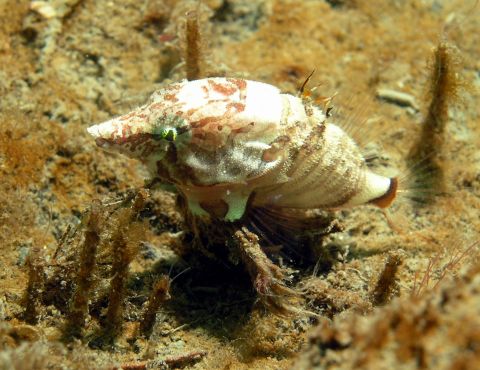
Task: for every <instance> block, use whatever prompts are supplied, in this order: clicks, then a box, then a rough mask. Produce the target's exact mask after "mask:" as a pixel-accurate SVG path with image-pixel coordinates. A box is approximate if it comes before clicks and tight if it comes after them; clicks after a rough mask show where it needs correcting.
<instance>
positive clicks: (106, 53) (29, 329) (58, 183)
mask: <svg viewBox="0 0 480 370" xmlns="http://www.w3.org/2000/svg"><path fill="white" fill-rule="evenodd" d="M474 3H475V2H474V1H454V0H451V1H448V0H445V1H434V0H423V1H421V0H417V1H414V0H405V1H397V0H395V1H379V0H373V1H367V0H352V1H348V0H345V1H341V0H339V1H323V0H304V1H293V0H254V1H246V0H205V1H203V4H201V5H200V6H199V8H198V11H199V13H200V19H201V32H202V37H203V40H204V46H203V48H202V50H203V52H204V59H203V61H204V63H203V70H204V72H205V73H206V74H208V75H211V76H215V75H216V76H234V77H241V78H248V79H252V80H259V81H264V82H267V83H270V84H274V85H276V86H278V87H280V88H281V89H282V90H283V91H285V92H289V93H295V92H296V91H297V90H298V88H299V86H300V85H301V84H302V82H303V80H304V79H305V77H306V76H307V75H308V74H309V73H310V72H311V71H312V70H313V69H315V74H314V77H313V79H312V81H311V84H312V85H318V86H319V87H318V88H317V93H319V94H320V95H323V96H330V95H333V94H335V93H338V97H339V100H340V101H341V100H342V98H345V99H344V101H348V102H350V105H353V110H354V111H355V110H357V109H358V111H359V112H361V113H359V114H358V117H360V116H363V117H365V116H367V117H368V118H369V119H368V124H366V125H364V127H363V128H362V130H361V132H360V134H361V135H365V136H370V135H371V136H372V138H373V139H372V140H373V144H371V146H372V148H373V150H374V151H375V152H376V154H377V157H376V160H375V163H373V164H374V166H375V167H376V170H377V171H379V172H382V171H383V172H384V173H385V172H386V173H391V172H392V171H393V172H395V171H399V172H400V173H402V171H406V168H407V164H406V161H405V158H406V156H407V154H408V152H409V151H410V149H411V147H412V144H413V143H414V142H415V141H416V139H417V138H418V136H419V133H420V130H421V123H422V121H423V119H424V117H425V114H426V111H427V107H428V103H429V102H428V94H427V92H428V87H427V86H428V80H429V75H430V72H431V65H432V49H433V48H434V47H435V46H436V45H437V44H438V43H439V42H440V41H445V42H448V43H450V44H451V45H453V46H455V47H457V48H458V51H457V52H456V53H457V54H456V55H457V56H458V63H457V64H458V67H457V68H458V73H459V76H461V78H462V79H463V80H464V81H466V82H468V87H465V88H461V89H460V90H459V98H458V99H457V101H456V104H455V105H454V106H452V107H451V109H450V110H449V120H448V123H447V130H446V134H445V143H444V148H443V149H442V150H443V151H442V153H441V155H442V158H443V164H444V170H445V173H446V175H447V180H446V181H447V188H448V192H447V193H446V194H443V195H442V196H439V197H438V198H437V199H436V201H435V202H434V203H433V204H431V205H429V206H426V207H416V206H413V205H412V204H410V203H409V202H408V201H406V200H403V201H400V202H399V204H397V205H396V206H395V207H394V208H393V209H392V210H391V211H390V214H391V219H392V222H393V223H394V224H395V225H396V227H395V229H396V230H392V228H391V227H389V225H388V223H387V222H386V219H385V218H384V217H383V215H382V214H381V212H380V211H379V210H378V209H376V208H374V207H371V206H365V207H359V208H356V209H354V210H347V211H342V212H338V213H337V217H338V219H339V221H340V222H341V223H342V225H343V226H344V231H343V232H341V233H337V234H335V235H333V236H331V238H330V239H329V240H326V241H324V244H323V246H318V248H317V249H320V250H323V251H324V252H323V253H319V255H323V256H324V257H325V256H327V255H329V256H330V257H328V258H330V259H329V262H328V263H322V261H321V260H320V262H319V263H318V264H317V266H320V267H321V268H320V269H317V270H315V269H314V266H315V261H313V262H312V263H304V264H303V265H302V266H295V265H289V264H288V261H284V262H283V263H284V264H286V265H287V266H288V267H290V268H292V269H294V270H298V272H297V273H296V278H295V279H294V282H293V283H292V284H294V285H295V287H296V288H298V289H301V288H302V289H303V292H304V293H303V297H302V299H300V300H299V303H298V305H299V306H298V308H299V310H300V311H299V312H298V313H295V314H293V315H290V316H288V317H282V316H276V315H274V314H271V313H269V312H268V311H266V310H265V309H264V308H263V307H262V305H261V304H258V302H257V303H256V296H255V294H254V292H253V290H252V287H251V284H250V282H249V279H248V277H247V275H246V274H245V273H244V271H243V270H242V268H240V267H237V268H231V267H228V266H227V267H225V264H224V263H221V262H218V261H207V260H206V259H204V258H203V257H200V252H199V251H195V250H193V251H192V250H189V249H188V245H182V239H181V236H182V230H183V229H182V227H183V226H182V216H181V215H180V214H179V213H178V212H177V210H176V206H175V195H173V194H171V193H168V192H166V191H162V190H158V191H156V192H154V193H153V194H152V200H151V201H150V203H149V207H150V208H149V211H148V212H147V211H145V212H144V214H143V220H144V223H145V225H146V226H145V229H146V230H145V235H144V237H143V239H142V240H141V251H140V253H138V254H137V255H136V257H135V259H134V261H133V262H132V263H131V264H130V266H129V280H128V283H127V292H126V295H125V297H124V307H125V308H124V313H123V315H122V317H123V318H124V322H123V325H122V329H121V332H120V333H119V335H118V337H117V338H116V340H115V341H114V343H113V344H111V345H109V346H106V345H102V344H101V343H100V344H99V340H98V335H97V334H98V333H101V331H102V324H101V322H102V321H101V319H102V317H104V315H105V309H106V306H107V304H108V300H107V297H108V294H106V293H105V292H108V282H109V279H110V278H111V276H109V275H108V271H109V270H108V266H110V264H111V258H109V255H108V252H109V250H108V248H107V247H104V248H103V249H102V251H101V252H102V253H103V255H101V256H100V257H99V258H98V261H97V262H98V264H99V266H98V267H97V268H96V270H95V271H96V273H95V274H96V275H95V291H94V294H92V297H90V303H89V308H90V311H89V315H87V316H88V317H87V323H86V328H85V330H84V332H83V337H82V338H80V339H76V340H73V341H70V342H68V341H65V340H62V336H63V334H64V333H63V331H62V330H63V329H62V328H63V327H64V322H65V320H66V313H67V312H68V310H69V303H68V299H66V298H65V297H69V294H71V292H72V290H73V289H74V287H73V285H72V284H73V283H72V281H71V280H70V281H69V280H68V279H67V278H72V279H73V278H74V274H73V275H72V273H70V274H67V273H65V275H62V271H64V270H62V268H63V267H65V266H62V264H67V265H68V264H70V266H74V264H75V259H72V260H68V258H64V259H63V260H62V259H59V258H56V257H58V256H54V253H55V251H56V250H57V246H58V244H59V242H60V239H61V238H62V235H63V234H64V233H65V230H67V227H68V225H71V227H75V226H76V225H78V224H79V222H80V220H81V218H82V214H83V213H84V211H85V210H86V209H88V207H89V206H90V205H91V203H92V200H94V199H97V198H98V199H101V200H105V199H107V198H108V197H115V196H117V197H118V196H119V195H121V194H124V193H125V192H126V191H127V190H128V189H131V188H138V187H141V186H142V185H143V183H144V179H145V178H146V177H147V176H148V175H147V173H146V171H145V169H144V168H142V167H141V166H140V165H139V164H138V163H137V162H136V161H133V160H128V159H126V158H124V157H122V156H120V155H116V154H109V153H105V152H103V151H102V150H101V149H99V148H97V147H96V146H95V143H94V141H93V140H92V139H91V137H89V135H88V134H87V132H86V128H87V127H88V126H89V125H91V124H92V123H98V122H101V121H103V120H106V119H108V118H109V117H112V116H115V115H118V114H121V113H124V112H127V111H128V110H129V109H131V108H132V107H135V106H137V105H139V104H141V103H143V102H144V101H145V99H146V98H147V97H148V95H149V94H150V93H151V92H152V91H154V90H156V89H158V88H160V87H162V86H164V85H166V84H168V83H170V82H172V81H178V80H180V79H182V78H184V77H185V72H184V68H183V65H182V59H183V47H184V41H183V40H184V32H183V31H182V28H183V27H184V14H185V12H186V11H188V10H192V9H196V8H197V6H198V5H197V2H196V1H180V0H178V1H175V0H165V1H160V0H145V1H133V0H124V1H119V0H117V1H92V0H52V1H45V2H42V1H32V2H30V1H23V0H19V1H17V0H15V1H13V0H1V1H0V19H1V21H0V174H1V175H0V178H1V181H0V248H1V253H0V368H2V369H114V368H120V366H121V365H122V364H129V365H128V366H130V367H128V366H125V368H132V369H133V368H139V369H140V368H155V367H156V366H157V367H163V368H166V367H168V366H172V365H168V364H167V365H166V364H165V363H168V361H170V364H176V365H178V366H184V367H185V368H194V369H313V368H315V369H327V368H328V369H337V368H338V369H417V368H418V369H479V368H480V296H479V295H480V261H479V260H478V248H477V246H476V244H475V241H476V240H478V227H479V222H478V220H479V216H478V210H479V208H480V198H479V197H480V156H479V154H478V153H479V151H478V146H479V144H480V141H479V136H478V135H479V132H480V126H479V113H480V111H479V105H478V99H479V92H478V88H479V87H480V62H479V61H480V46H479V45H480V36H479V33H478V30H479V29H480V6H479V5H478V4H477V5H475V4H474ZM380 88H386V89H391V90H395V91H399V92H404V93H407V94H409V95H410V96H411V97H412V98H413V99H414V101H415V104H414V106H413V107H412V106H410V107H409V106H402V105H399V104H397V103H392V102H387V101H384V100H382V99H378V97H377V91H378V89H380ZM102 232H103V233H104V234H108V233H109V232H111V230H103V231H102ZM185 243H186V242H184V243H183V244H185ZM80 244H81V241H80V242H78V241H77V242H74V241H72V242H67V243H64V245H63V246H62V248H63V250H62V251H61V252H60V255H62V254H63V255H64V256H65V255H67V256H68V255H69V253H70V255H75V250H76V248H77V249H78V246H79V245H80ZM187 244H188V243H187ZM322 248H323V249H322ZM32 253H33V254H32ZM57 253H58V252H57ZM29 254H30V255H34V256H35V258H30V261H32V260H33V262H31V263H30V264H31V265H32V264H33V265H32V266H33V267H31V268H30V276H32V271H36V272H37V276H39V280H38V281H41V282H43V283H42V284H43V285H42V284H40V285H38V286H36V285H35V286H34V289H37V290H39V291H38V292H37V293H35V292H34V295H35V296H36V300H35V302H34V305H33V306H34V315H33V317H32V315H31V314H30V316H28V315H25V306H26V305H27V303H26V301H28V299H26V298H25V297H26V290H27V286H28V279H29V268H28V266H29V262H28V258H29V257H28V255H29ZM332 256H333V257H332ZM389 256H390V258H392V257H391V256H394V257H393V258H398V259H399V260H401V261H402V263H401V265H400V266H399V268H398V272H397V274H396V276H395V282H394V284H393V285H394V286H393V287H392V292H389V294H388V296H387V297H386V299H385V302H383V304H382V305H380V306H378V307H376V305H375V304H374V303H375V302H374V300H373V299H372V292H373V291H374V289H375V284H376V282H377V280H378V279H379V276H380V274H381V272H382V270H383V269H384V266H385V263H386V261H387V259H388V258H389ZM395 256H396V257H395ZM457 257H462V258H461V259H459V261H458V262H457V263H455V264H452V263H451V262H452V261H454V262H455V261H456V258H457ZM325 258H327V257H325ZM332 258H333V259H334V260H335V261H334V262H331V260H332ZM72 261H73V262H72ZM281 262H282V261H279V260H277V263H281ZM35 263H37V265H36V266H37V268H36V269H35ZM449 263H450V265H449ZM72 264H73V265H72ZM429 264H430V267H431V268H430V273H429V276H430V281H428V282H426V281H424V282H423V285H422V284H420V283H419V282H421V281H422V279H423V277H424V276H425V271H426V269H427V267H428V266H429ZM32 269H33V270H32ZM72 270H73V271H75V268H73V269H72V268H71V269H70V271H72ZM184 270H186V271H185V272H184V273H183V274H182V275H181V276H179V277H178V278H177V279H176V280H175V281H174V282H173V283H172V287H171V292H170V294H171V299H170V300H169V301H167V302H166V303H165V304H163V305H162V306H161V307H160V309H159V312H158V315H157V320H156V324H155V326H154V328H153V332H152V334H151V336H150V338H149V339H145V338H144V337H142V336H141V335H139V333H138V327H139V322H140V321H141V320H142V319H141V317H142V310H143V309H144V305H145V302H146V300H147V297H148V294H149V292H150V290H151V283H152V281H153V280H154V279H155V277H156V276H159V275H160V274H169V273H170V275H171V276H173V275H176V274H177V273H179V272H182V271H184ZM314 272H316V274H314ZM56 274H58V276H60V277H61V278H60V279H57V280H55V275H56ZM439 278H441V279H440V282H439V283H437V280H438V279H439ZM415 280H416V281H417V283H414V281H415ZM46 282H48V283H46ZM419 284H420V286H421V291H420V292H418V286H419ZM414 285H415V287H414ZM412 292H413V293H417V294H413V293H412ZM302 310H304V311H302ZM306 311H311V312H314V313H316V314H317V316H312V315H311V314H309V313H307V312H306ZM195 352H198V353H200V354H201V355H199V356H198V357H199V358H198V359H197V360H192V362H190V363H188V362H187V363H183V364H182V363H181V362H179V361H177V362H175V361H176V360H175V359H177V360H178V358H179V357H178V356H182V355H187V357H188V355H191V354H192V353H195ZM162 361H163V362H162Z"/></svg>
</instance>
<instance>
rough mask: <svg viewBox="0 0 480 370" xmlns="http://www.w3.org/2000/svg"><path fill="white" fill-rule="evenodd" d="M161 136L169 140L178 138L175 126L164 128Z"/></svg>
mask: <svg viewBox="0 0 480 370" xmlns="http://www.w3.org/2000/svg"><path fill="white" fill-rule="evenodd" d="M160 136H161V137H162V139H165V140H167V141H175V140H176V139H177V130H176V129H174V128H164V129H162V131H161V133H160Z"/></svg>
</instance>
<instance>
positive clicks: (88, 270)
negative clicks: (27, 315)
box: [65, 200, 102, 338]
mask: <svg viewBox="0 0 480 370" xmlns="http://www.w3.org/2000/svg"><path fill="white" fill-rule="evenodd" d="M101 218H102V212H101V204H100V202H99V201H98V200H97V201H93V203H92V206H91V208H90V211H89V212H88V214H87V215H86V221H85V224H86V230H85V236H84V241H83V245H82V247H81V252H80V260H79V266H78V274H77V281H76V290H75V293H74V294H73V298H72V300H71V303H70V312H69V313H68V316H67V324H66V327H65V335H66V336H67V337H69V338H71V337H80V335H81V331H82V329H83V327H84V326H85V318H86V315H87V313H88V299H89V294H90V291H91V290H92V286H93V282H94V279H93V276H94V269H95V262H96V257H95V256H96V253H97V247H98V244H99V242H100V231H101V225H100V224H101Z"/></svg>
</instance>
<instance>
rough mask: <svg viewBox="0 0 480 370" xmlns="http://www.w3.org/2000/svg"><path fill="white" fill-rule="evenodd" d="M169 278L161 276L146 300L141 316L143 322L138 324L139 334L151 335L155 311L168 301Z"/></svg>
mask: <svg viewBox="0 0 480 370" xmlns="http://www.w3.org/2000/svg"><path fill="white" fill-rule="evenodd" d="M169 290H170V278H169V277H168V276H167V275H162V276H160V278H159V279H158V280H157V281H156V282H155V284H154V285H153V289H152V292H151V293H150V297H149V298H148V303H147V308H146V310H145V313H144V315H143V320H142V321H141V323H140V332H141V333H142V334H143V335H144V336H145V337H149V336H150V335H151V333H152V329H153V325H154V324H155V319H156V315H157V311H158V309H159V308H160V306H161V304H162V303H163V302H165V301H167V300H169V299H170V293H169Z"/></svg>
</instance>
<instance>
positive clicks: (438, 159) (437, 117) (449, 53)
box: [409, 41, 465, 200]
mask: <svg viewBox="0 0 480 370" xmlns="http://www.w3.org/2000/svg"><path fill="white" fill-rule="evenodd" d="M433 57H434V61H433V65H432V70H431V75H430V78H429V80H430V88H429V96H430V104H429V107H428V111H427V114H426V117H425V120H424V121H423V124H422V132H421V135H420V139H419V140H418V141H417V143H416V144H415V145H414V146H413V147H412V149H411V150H410V154H409V159H410V161H411V162H412V163H417V164H418V163H420V162H422V167H423V168H424V169H425V170H426V171H427V172H428V175H429V181H428V182H429V184H426V185H429V187H430V188H431V189H433V190H434V191H435V192H436V193H443V192H445V191H446V183H445V131H446V125H447V122H448V111H449V108H451V107H452V106H453V105H454V104H455V103H457V102H458V101H459V98H460V92H461V89H462V88H464V87H465V83H464V81H463V80H462V78H461V76H460V73H459V69H460V65H461V58H460V52H459V51H458V49H457V48H456V47H455V46H454V45H452V44H450V43H448V42H446V41H442V42H440V43H439V44H438V45H437V47H436V48H435V49H434V51H433ZM427 200H428V199H427Z"/></svg>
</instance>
